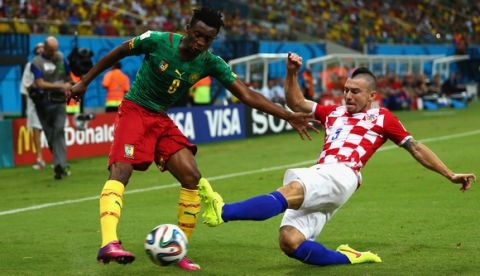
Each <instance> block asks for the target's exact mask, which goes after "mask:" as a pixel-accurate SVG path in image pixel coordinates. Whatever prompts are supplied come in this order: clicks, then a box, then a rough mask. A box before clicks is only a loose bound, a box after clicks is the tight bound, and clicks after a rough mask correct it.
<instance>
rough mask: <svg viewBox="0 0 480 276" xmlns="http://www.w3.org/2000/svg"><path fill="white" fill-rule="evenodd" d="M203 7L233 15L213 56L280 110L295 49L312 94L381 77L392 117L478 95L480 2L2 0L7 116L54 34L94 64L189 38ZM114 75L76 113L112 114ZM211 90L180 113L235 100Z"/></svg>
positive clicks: (0, 77) (0, 54)
mask: <svg viewBox="0 0 480 276" xmlns="http://www.w3.org/2000/svg"><path fill="white" fill-rule="evenodd" d="M200 6H210V7H213V8H217V9H220V10H221V11H222V13H223V15H224V21H225V28H223V29H222V31H221V32H220V34H219V36H218V38H217V39H216V40H215V42H214V43H213V45H212V51H213V52H214V53H216V54H218V55H219V56H221V57H222V58H223V59H225V61H227V62H228V63H229V64H230V65H231V66H232V68H233V70H234V71H235V72H236V73H237V74H238V75H239V77H240V78H242V79H243V80H244V81H245V82H246V83H247V84H248V85H249V86H250V87H252V88H253V89H255V90H257V91H258V92H260V93H262V94H264V95H265V96H267V97H268V98H270V99H272V100H273V101H275V102H278V103H279V104H283V103H284V97H283V78H284V75H285V66H284V62H285V57H286V53H288V52H290V51H293V52H296V53H298V54H300V55H301V56H302V57H303V59H304V65H305V66H304V67H303V68H302V70H301V72H300V84H301V85H302V89H303V90H304V94H305V96H306V97H309V98H311V99H313V100H316V101H319V102H321V103H322V104H331V103H336V104H341V103H342V101H343V98H342V91H343V83H344V82H345V80H346V78H347V77H348V75H349V73H350V72H351V71H352V70H353V69H354V68H356V67H359V66H366V67H369V68H370V69H371V70H372V71H373V72H374V73H375V74H376V75H377V77H378V91H379V92H380V93H379V98H378V105H380V106H385V107H388V108H390V109H392V110H408V111H410V110H422V109H425V110H439V109H442V108H466V107H468V105H469V103H470V102H472V101H476V100H477V95H478V83H479V81H480V71H479V70H480V47H479V43H480V1H478V0H476V1H468V0H455V1H447V0H445V1H443V0H432V1H427V0H423V1H422V0H418V1H393V0H386V1H376V0H372V1H362V0H357V1H341V0H335V1H334V0H331V1H328V0H321V1H306V0H304V1H284V0H264V1H252V0H247V1H245V0H240V1H229V0H221V1H195V0H193V1H192V0H179V1H178V0H176V1H168V0H163V1H155V0H126V1H120V0H111V1H93V0H85V1H81V0H73V1H63V0H35V1H30V0H0V118H2V119H3V120H4V121H5V120H8V119H16V118H22V117H24V116H25V96H22V95H21V93H20V81H21V77H22V72H23V69H24V67H25V64H26V63H27V62H28V61H30V60H31V59H32V57H33V52H32V50H33V49H34V47H35V45H36V44H37V43H39V42H43V41H44V40H45V37H46V36H48V35H54V36H56V37H57V38H58V40H59V43H60V50H61V51H62V52H63V53H64V54H65V56H68V55H69V54H70V53H71V52H72V50H74V48H75V47H79V48H84V49H88V50H90V51H91V52H92V53H93V57H92V59H93V62H94V63H95V62H97V61H98V59H100V58H101V57H102V56H103V55H105V54H106V53H107V52H108V51H110V50H111V49H113V48H114V47H115V46H117V45H119V44H120V43H122V42H123V41H125V40H128V39H130V38H131V37H133V36H136V35H140V34H141V33H143V32H145V31H147V30H156V31H165V32H180V33H182V32H183V31H184V28H185V25H186V24H187V23H188V22H187V20H188V19H189V18H190V16H191V14H192V10H193V9H194V8H196V7H200ZM142 58H143V57H141V56H139V57H137V56H134V57H128V58H126V59H124V60H123V61H122V67H121V70H122V71H123V72H124V73H125V74H126V75H127V76H128V78H129V79H130V81H132V82H133V80H134V78H135V74H136V72H137V70H138V68H139V65H140V63H141V61H142ZM105 73H106V72H105ZM105 73H104V74H105ZM104 74H102V75H101V76H99V77H98V78H97V79H96V80H95V81H94V82H92V84H91V85H90V86H89V90H88V92H87V94H86V95H85V98H84V101H83V104H82V106H81V109H79V110H78V111H77V112H81V113H84V112H89V113H95V114H99V113H102V112H104V110H105V100H106V92H107V91H106V89H105V88H104V87H103V86H102V79H103V76H104ZM207 83H208V84H207V88H208V89H206V90H203V91H208V92H205V93H208V97H206V98H204V99H203V100H204V102H202V103H199V102H196V99H195V96H194V95H195V91H193V90H192V92H191V93H190V94H189V95H186V97H185V99H183V100H182V101H181V102H179V103H178V106H177V107H185V108H189V107H192V106H195V105H200V104H201V105H210V106H230V105H234V104H236V103H237V101H236V99H235V98H233V97H231V95H230V94H229V92H228V91H226V90H225V89H224V88H223V87H221V86H220V85H219V83H218V82H217V81H216V80H215V79H213V80H211V81H208V82H207ZM205 99H206V101H205ZM4 133H6V132H5V131H4Z"/></svg>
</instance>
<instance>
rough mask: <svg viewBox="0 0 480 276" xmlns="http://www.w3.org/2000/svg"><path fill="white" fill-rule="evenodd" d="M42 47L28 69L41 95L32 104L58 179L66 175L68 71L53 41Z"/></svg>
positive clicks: (54, 40)
mask: <svg viewBox="0 0 480 276" xmlns="http://www.w3.org/2000/svg"><path fill="white" fill-rule="evenodd" d="M44 46H45V49H44V52H43V54H41V55H38V56H36V57H34V58H33V60H32V65H31V71H32V73H33V75H34V78H35V82H34V83H35V85H34V86H35V88H37V89H39V94H41V97H40V98H39V99H37V100H36V101H35V108H36V110H37V114H38V118H39V119H40V122H41V124H42V128H43V131H44V132H45V136H46V137H47V142H48V147H49V149H50V151H51V152H52V155H53V165H54V178H55V179H62V178H63V177H65V176H68V175H70V168H69V165H68V163H67V145H66V142H65V130H64V127H65V122H66V119H67V112H66V108H65V101H66V95H65V92H66V91H67V90H70V88H71V87H72V85H71V83H70V82H71V79H70V68H69V66H68V63H67V60H66V59H65V57H64V56H63V53H61V52H60V51H59V50H58V41H57V39H56V38H55V37H53V36H49V37H47V38H46V40H45V43H44Z"/></svg>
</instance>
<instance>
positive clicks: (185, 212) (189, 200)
mask: <svg viewBox="0 0 480 276" xmlns="http://www.w3.org/2000/svg"><path fill="white" fill-rule="evenodd" d="M199 213H200V197H199V196H198V190H189V189H185V188H181V190H180V198H179V200H178V209H177V218H178V226H179V227H180V229H182V230H183V232H184V233H185V235H186V236H187V239H188V240H190V237H191V236H192V232H193V230H194V229H195V226H196V224H197V216H198V214H199ZM178 266H179V267H181V268H183V269H185V270H199V269H200V266H199V265H198V264H196V263H194V262H192V261H191V260H190V259H188V258H187V257H184V258H183V259H181V260H180V261H179V262H178Z"/></svg>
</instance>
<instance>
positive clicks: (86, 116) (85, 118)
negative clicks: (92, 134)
mask: <svg viewBox="0 0 480 276" xmlns="http://www.w3.org/2000/svg"><path fill="white" fill-rule="evenodd" d="M93 119H95V114H93V113H79V114H75V115H74V116H73V124H74V125H75V128H76V129H78V130H85V129H87V127H88V122H90V121H91V120H93Z"/></svg>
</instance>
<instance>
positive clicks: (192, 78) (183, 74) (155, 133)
mask: <svg viewBox="0 0 480 276" xmlns="http://www.w3.org/2000/svg"><path fill="white" fill-rule="evenodd" d="M222 26H223V20H222V15H221V14H220V12H219V11H217V10H213V9H209V8H201V9H197V10H195V11H194V14H193V16H192V18H191V20H190V24H189V25H187V28H186V34H185V35H181V34H174V33H169V32H154V31H148V32H145V33H144V34H142V35H140V36H137V37H134V38H132V39H131V40H129V41H126V42H125V43H123V44H121V45H120V46H118V47H116V48H114V49H113V50H112V51H110V52H109V53H107V54H106V55H105V56H104V57H102V58H101V59H100V60H99V61H98V63H97V64H96V65H95V66H94V67H93V68H92V69H91V70H90V71H89V72H88V73H87V74H86V75H85V76H84V77H83V78H82V80H81V81H80V82H78V83H77V84H76V85H74V86H73V87H72V89H71V91H70V92H69V98H70V99H74V100H76V101H78V100H80V99H81V97H82V96H83V95H84V93H85V92H86V90H87V87H88V85H89V83H90V82H91V81H92V80H93V79H95V78H96V77H97V76H98V75H99V74H100V73H101V72H103V71H104V70H106V69H107V68H110V67H111V66H112V65H113V64H115V63H117V62H119V61H120V60H121V59H122V58H124V57H126V56H131V55H142V54H143V55H145V58H144V60H143V62H142V64H141V67H140V69H139V71H138V73H137V75H136V78H135V81H134V83H133V86H132V87H131V89H130V91H129V92H128V93H127V94H126V95H125V99H124V100H123V102H122V104H121V105H120V107H119V110H118V114H117V118H116V120H115V130H114V134H113V136H114V138H113V144H112V147H111V150H110V155H109V160H108V168H109V170H110V176H109V178H108V180H107V181H106V183H105V185H104V186H103V189H102V192H101V195H100V225H101V233H102V244H101V248H100V250H99V251H98V254H97V260H99V261H101V262H103V263H109V262H110V261H115V262H118V263H123V264H125V263H130V262H132V261H134V259H135V256H134V255H133V254H132V253H131V252H128V251H126V250H124V249H123V247H122V245H121V244H120V241H119V238H118V236H117V225H118V222H119V220H120V216H121V210H122V208H123V196H124V192H125V186H126V185H127V183H128V181H129V179H130V176H131V175H132V171H133V170H146V169H147V168H148V167H149V165H150V164H151V163H152V162H153V161H155V163H156V164H157V166H158V168H159V169H160V170H161V171H164V170H168V171H169V172H170V173H171V174H172V175H173V176H174V177H175V178H176V179H177V180H178V181H179V182H180V184H181V190H180V198H179V201H178V209H177V214H178V226H179V227H180V228H181V229H182V230H183V231H184V232H185V234H186V235H187V238H188V239H190V237H191V234H192V232H193V230H194V228H195V226H196V221H197V214H198V213H199V212H200V197H199V195H198V188H197V184H198V183H199V180H200V178H201V177H202V176H201V174H200V172H199V170H198V168H197V164H196V162H195V157H194V155H195V153H196V151H197V147H196V146H195V145H194V144H192V143H190V142H189V141H188V139H187V138H186V137H185V136H184V135H183V134H182V133H181V132H180V130H179V129H178V127H177V126H176V125H175V123H174V122H173V121H172V120H171V119H170V118H169V117H168V115H167V110H168V108H169V107H170V106H171V105H173V104H174V103H175V102H177V101H178V100H179V99H181V98H182V97H183V96H184V95H185V94H186V93H188V91H189V89H190V87H192V86H193V85H194V84H195V83H196V82H197V81H198V80H200V79H202V78H204V77H206V76H213V77H214V78H216V79H217V80H219V81H220V82H221V83H222V84H223V86H225V87H226V88H227V89H229V90H230V92H232V94H233V95H235V96H236V97H237V98H238V99H240V100H241V101H242V102H243V103H245V104H247V105H249V106H251V107H253V108H256V109H259V110H261V111H264V112H266V113H269V114H272V115H275V116H277V117H279V118H282V119H284V120H286V121H288V122H289V123H290V124H291V125H292V126H293V128H295V129H296V130H297V131H298V132H299V134H300V136H301V137H302V138H303V137H304V136H306V137H307V138H309V139H310V135H309V134H308V132H307V130H308V129H309V128H310V129H313V130H315V129H314V128H312V126H311V125H310V124H309V123H310V122H311V120H312V119H311V115H310V114H308V113H294V112H290V111H287V110H285V109H283V108H281V107H280V106H278V105H276V104H274V103H272V102H271V101H268V100H267V99H266V98H265V97H263V96H262V95H261V94H259V93H256V92H254V91H252V90H250V89H249V88H248V87H247V86H246V85H245V84H244V83H243V82H242V81H240V80H239V79H238V78H237V75H236V74H234V73H233V72H232V71H231V69H230V67H229V66H228V64H227V63H225V61H224V60H223V59H222V58H220V57H219V56H217V55H215V54H213V53H212V52H211V51H210V50H209V48H210V45H211V44H212V42H213V40H214V39H215V38H216V37H217V34H218V32H219V31H220V28H221V27H222ZM202 179H203V181H207V180H206V179H204V178H202ZM177 264H178V266H179V267H181V268H182V269H185V270H199V269H200V266H199V265H198V264H196V263H194V262H193V261H191V260H190V259H188V258H186V257H185V258H183V259H182V260H180V261H179V262H178V263H177Z"/></svg>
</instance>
